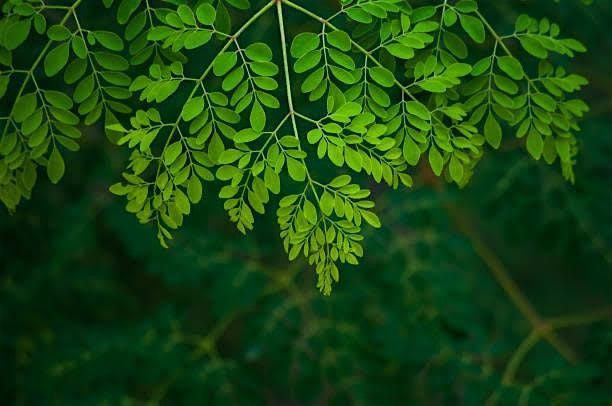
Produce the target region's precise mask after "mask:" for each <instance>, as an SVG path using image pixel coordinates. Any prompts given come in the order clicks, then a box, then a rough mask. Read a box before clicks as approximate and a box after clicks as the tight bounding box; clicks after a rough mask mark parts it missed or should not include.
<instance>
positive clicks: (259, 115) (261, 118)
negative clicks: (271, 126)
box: [249, 101, 266, 132]
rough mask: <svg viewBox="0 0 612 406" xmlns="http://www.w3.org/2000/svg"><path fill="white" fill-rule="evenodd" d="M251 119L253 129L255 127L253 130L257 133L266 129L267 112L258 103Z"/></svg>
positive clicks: (253, 108)
mask: <svg viewBox="0 0 612 406" xmlns="http://www.w3.org/2000/svg"><path fill="white" fill-rule="evenodd" d="M249 119H250V122H251V127H253V130H255V131H256V132H261V131H263V129H264V128H265V127H266V112H265V111H264V109H263V107H261V104H260V103H259V102H258V101H255V102H254V103H253V107H252V108H251V115H250V116H249Z"/></svg>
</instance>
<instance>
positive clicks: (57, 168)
mask: <svg viewBox="0 0 612 406" xmlns="http://www.w3.org/2000/svg"><path fill="white" fill-rule="evenodd" d="M65 172H66V164H65V163H64V158H62V155H61V154H60V152H59V151H58V149H57V148H55V147H54V148H53V150H52V151H51V155H50V156H49V162H47V176H48V177H49V180H50V181H51V183H53V184H57V183H58V182H59V181H60V180H61V179H62V178H63V177H64V173H65Z"/></svg>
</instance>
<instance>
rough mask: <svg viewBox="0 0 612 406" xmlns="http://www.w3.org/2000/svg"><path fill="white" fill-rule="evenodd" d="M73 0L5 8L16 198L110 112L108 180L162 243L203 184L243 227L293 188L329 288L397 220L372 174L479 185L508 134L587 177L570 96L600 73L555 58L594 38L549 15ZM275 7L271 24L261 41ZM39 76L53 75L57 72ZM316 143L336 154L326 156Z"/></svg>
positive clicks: (577, 107) (404, 182) (284, 223)
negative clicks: (483, 165)
mask: <svg viewBox="0 0 612 406" xmlns="http://www.w3.org/2000/svg"><path fill="white" fill-rule="evenodd" d="M58 3H62V2H58ZM64 3H69V4H65V5H61V4H57V5H56V4H54V5H51V4H47V3H45V2H41V1H38V0H29V1H22V0H10V1H8V2H5V3H4V4H3V6H2V12H3V17H2V20H1V21H0V64H1V65H2V67H3V69H2V71H1V73H0V96H4V97H11V99H12V100H14V103H13V105H12V108H11V109H10V111H9V113H8V114H6V115H3V116H2V117H0V120H2V122H3V129H2V138H1V139H0V155H1V156H2V160H1V161H0V199H1V200H2V202H3V203H4V204H5V205H6V206H7V207H8V209H9V210H14V209H15V208H16V207H17V205H18V204H19V202H20V201H21V200H22V199H23V198H29V197H30V195H31V192H32V189H33V187H34V185H35V183H36V179H37V168H38V167H39V166H43V167H46V172H47V176H48V178H49V179H50V180H51V182H53V183H57V182H59V181H60V180H61V179H62V177H63V176H64V173H65V171H66V164H65V159H64V157H65V155H66V151H77V150H79V140H80V138H81V134H82V132H81V128H82V126H83V125H94V124H96V123H99V122H101V123H103V125H104V128H105V131H106V134H107V135H108V137H109V139H110V140H111V141H112V142H114V143H116V144H117V145H119V146H123V147H124V148H127V149H129V150H130V157H129V162H128V164H127V168H126V170H125V171H124V172H123V178H124V180H123V181H122V182H121V183H117V184H115V185H113V186H112V187H111V188H110V190H111V192H113V193H114V194H116V195H122V196H125V197H126V199H127V201H128V203H127V205H126V210H127V211H128V212H130V213H134V214H135V215H136V217H137V218H138V220H139V221H141V222H143V223H149V222H151V223H154V224H155V225H156V227H157V230H158V232H157V235H158V238H159V241H160V243H161V244H162V245H163V246H166V245H167V241H168V240H169V239H171V238H172V234H171V231H172V230H174V229H177V228H178V227H180V226H181V225H182V224H183V221H184V217H185V216H187V215H188V214H190V213H191V211H192V206H193V205H195V204H197V203H199V202H200V201H201V200H202V198H203V195H204V191H205V185H206V183H207V182H222V183H223V184H224V186H223V187H222V188H221V190H220V192H219V198H221V199H223V201H224V208H225V210H226V211H227V213H228V215H229V218H230V220H231V221H232V222H234V223H235V224H236V226H237V228H238V229H239V230H240V231H241V232H243V233H246V232H247V231H248V230H251V229H252V228H253V226H254V222H255V214H256V213H261V214H263V213H264V212H265V211H266V208H267V207H268V206H269V205H270V201H271V199H272V196H271V195H279V198H280V200H279V203H278V208H277V210H276V213H277V220H278V223H279V225H280V235H281V238H282V240H283V245H284V249H285V251H286V252H287V253H288V256H289V258H290V259H295V258H296V257H298V256H300V255H303V256H305V257H306V258H307V259H308V261H309V262H310V263H311V264H312V265H314V266H315V267H316V273H317V275H318V283H317V286H318V287H319V289H320V290H321V291H322V292H323V293H324V294H329V293H330V292H331V289H332V284H333V283H334V281H335V282H337V281H338V280H339V266H338V264H345V263H346V264H353V265H356V264H358V263H359V260H360V258H361V257H362V256H363V255H364V248H363V245H362V240H363V235H362V230H363V227H364V226H365V225H370V226H372V227H375V228H379V227H381V221H380V219H379V217H378V215H377V214H376V213H375V212H374V210H373V209H374V205H375V203H374V200H372V199H371V190H370V189H369V188H366V187H364V186H363V184H364V182H366V181H367V180H368V179H370V180H373V181H374V182H377V183H381V182H384V183H386V184H388V185H389V186H391V187H393V188H398V187H400V186H402V187H408V188H409V187H411V186H412V184H413V179H412V176H411V172H412V171H413V168H415V167H417V166H418V165H420V164H425V165H428V166H429V167H430V168H431V171H433V173H434V174H435V175H436V176H440V177H444V178H445V180H447V181H450V182H454V183H456V184H458V185H459V186H464V185H465V184H466V183H467V182H468V181H469V180H470V178H471V177H472V174H473V172H474V171H475V170H476V167H477V164H478V162H479V161H480V160H481V159H482V157H483V155H484V154H485V152H487V151H488V150H490V149H498V148H500V145H501V144H502V140H503V139H504V137H503V135H504V134H506V138H508V137H509V136H512V137H513V138H516V139H518V140H519V142H520V143H521V144H522V145H524V146H525V147H526V149H527V151H528V153H529V154H530V155H531V156H532V157H533V158H534V159H536V160H540V159H541V160H544V161H546V163H548V164H553V163H555V162H558V164H559V166H560V167H561V171H562V173H563V176H564V177H565V178H566V179H568V180H569V181H572V182H573V181H574V172H573V166H574V164H575V160H576V155H577V153H578V148H577V143H576V134H577V132H578V131H579V126H578V121H579V119H580V118H581V117H582V116H583V115H584V113H585V112H586V111H587V110H588V108H587V106H586V104H585V103H584V102H583V101H582V100H580V99H578V98H575V97H574V96H573V94H574V93H575V92H577V91H578V90H580V89H581V87H582V86H584V85H585V84H586V83H587V81H586V79H585V78H583V77H582V76H580V75H577V74H573V73H569V72H568V71H567V69H566V68H565V66H564V64H563V63H560V62H559V58H558V56H562V57H567V58H571V57H573V56H574V55H575V53H577V52H584V51H585V47H584V46H583V45H582V44H581V43H580V42H579V41H577V40H575V39H571V38H566V37H564V36H563V35H562V34H561V29H560V27H559V26H558V25H557V24H555V23H552V22H551V21H549V19H547V18H543V19H539V20H538V19H534V18H531V17H529V16H527V15H520V16H519V17H518V18H517V19H516V23H515V25H514V29H513V30H511V31H509V32H507V33H504V34H500V33H499V32H498V31H497V30H496V29H495V28H494V27H493V26H492V25H491V24H490V23H489V21H488V20H487V19H486V18H485V17H484V16H483V14H481V12H480V11H479V8H478V3H477V2H476V1H474V0H459V1H456V2H454V1H446V0H445V1H437V2H418V1H415V2H408V1H404V0H343V1H342V4H341V6H340V7H339V8H337V9H336V10H331V11H329V10H327V7H326V6H325V5H319V3H310V4H308V5H306V4H305V5H300V4H298V3H296V2H293V1H291V0H280V1H279V0H274V1H270V2H266V3H263V4H250V2H249V1H248V0H201V1H197V2H187V1H166V2H163V3H160V4H159V5H156V4H154V3H153V2H149V1H146V0H145V1H142V0H120V1H113V0H102V3H103V5H104V7H106V8H109V9H112V10H113V12H116V16H117V18H116V22H114V23H113V24H112V26H110V27H98V26H97V23H96V21H95V18H94V19H92V18H91V16H87V15H82V12H83V10H84V9H86V8H87V7H88V6H89V7H90V6H91V4H90V3H89V2H84V1H83V0H76V1H73V2H64ZM413 3H414V4H413ZM49 15H53V16H59V17H58V20H55V19H52V18H49V17H48V16H49ZM270 15H272V16H274V19H270V18H268V17H269V16H270ZM297 18H306V20H307V21H308V22H307V23H306V24H305V25H304V26H303V27H304V29H299V30H297V29H296V27H298V26H297V24H294V23H293V21H297ZM262 20H265V21H266V24H267V26H266V28H265V29H266V30H267V31H269V32H270V34H269V35H268V37H267V38H265V39H264V40H262V41H248V40H246V39H245V38H244V35H243V34H245V33H246V32H248V31H249V30H255V29H258V27H259V29H262V28H261V27H262V24H263V23H261V21H262ZM258 24H259V25H258ZM120 27H121V28H120ZM271 33H275V34H274V35H272V34H271ZM41 36H42V37H46V40H45V41H44V44H43V47H42V49H41V50H40V52H39V53H37V54H36V55H37V57H36V58H29V59H28V56H29V55H25V54H27V52H24V50H25V49H26V48H28V47H29V46H30V45H31V44H32V43H33V41H35V39H36V40H38V38H40V37H41ZM30 59H33V60H30ZM43 77H46V78H56V79H54V80H52V81H51V82H49V83H50V84H49V85H46V84H45V86H44V87H43V86H42V85H40V83H41V79H42V78H43ZM317 160H324V161H325V162H328V163H329V165H328V167H327V169H324V170H321V169H317V170H314V169H313V162H314V161H317Z"/></svg>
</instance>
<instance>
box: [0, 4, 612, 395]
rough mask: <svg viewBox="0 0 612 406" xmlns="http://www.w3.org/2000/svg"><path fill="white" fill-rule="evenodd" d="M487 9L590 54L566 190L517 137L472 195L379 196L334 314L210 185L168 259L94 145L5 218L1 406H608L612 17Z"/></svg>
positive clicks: (505, 22)
mask: <svg viewBox="0 0 612 406" xmlns="http://www.w3.org/2000/svg"><path fill="white" fill-rule="evenodd" d="M482 3H487V4H484V5H483V7H484V9H485V13H486V15H488V16H491V19H492V20H493V21H494V22H496V27H498V28H499V29H500V31H504V29H505V28H508V27H511V26H512V24H513V21H514V19H515V17H516V15H518V14H519V13H521V12H525V11H529V12H530V14H532V15H534V16H548V17H550V18H551V20H553V21H556V22H558V23H560V25H561V27H562V30H563V32H564V33H567V34H569V35H572V36H574V37H576V38H578V39H579V40H581V41H582V42H584V43H586V44H587V45H588V48H589V52H588V54H585V55H580V56H579V57H578V58H577V59H576V60H575V61H574V62H573V65H572V69H573V70H575V71H577V72H579V73H581V74H583V75H585V76H587V77H588V78H589V80H590V82H591V85H590V86H589V87H588V88H586V89H585V91H584V92H583V94H582V96H583V97H584V98H585V99H587V100H588V102H589V104H590V106H591V112H590V113H589V115H588V117H587V118H586V120H585V121H584V123H583V131H582V133H581V134H580V138H579V139H580V145H581V153H580V156H579V160H578V164H577V167H576V179H577V182H576V185H569V184H567V183H566V182H565V181H564V180H563V178H562V177H561V175H560V171H559V169H558V168H557V167H548V166H546V165H545V164H543V163H538V162H534V161H532V160H531V159H530V158H529V157H528V156H527V154H526V153H525V151H524V150H523V149H521V148H517V147H516V146H512V145H511V143H508V145H507V146H506V147H504V148H503V149H502V150H501V151H498V152H496V153H489V154H487V156H486V158H485V159H484V160H483V162H482V163H481V164H480V165H479V167H478V168H477V169H478V170H477V171H476V175H475V177H474V179H473V180H472V182H471V184H469V185H468V186H467V187H466V188H465V189H463V190H458V189H457V188H456V187H454V186H452V185H448V186H444V187H440V186H439V185H434V184H432V182H431V178H430V176H428V173H427V171H421V172H419V173H418V174H417V175H416V179H415V183H416V185H415V187H414V189H413V190H406V189H404V190H399V191H391V190H389V189H387V188H385V187H380V186H373V187H374V190H375V195H376V198H377V202H378V204H377V206H378V213H379V214H380V216H381V219H382V221H383V224H384V225H383V228H382V230H377V231H368V233H367V235H366V242H365V248H366V255H365V258H364V261H363V263H362V264H361V265H360V266H359V267H348V268H347V267H345V269H344V271H343V272H342V273H341V281H340V284H338V285H337V286H336V287H335V290H334V292H333V294H332V296H331V297H329V298H327V297H322V296H321V295H320V294H319V292H318V290H317V289H316V288H315V274H314V270H313V269H311V268H310V267H309V266H307V264H305V263H304V262H303V261H297V262H295V263H291V264H290V263H288V261H287V259H286V256H285V254H284V253H283V252H282V248H281V242H280V240H279V238H278V230H277V228H276V227H275V224H276V223H275V218H274V215H273V210H269V213H268V214H266V215H265V216H263V217H260V218H258V219H257V222H256V228H255V231H254V232H252V233H250V234H249V235H248V236H247V237H243V236H241V235H240V234H239V233H238V232H237V231H236V230H235V228H234V227H233V226H232V225H231V224H230V222H229V221H228V219H227V217H226V214H225V212H224V211H223V208H222V205H221V204H220V202H219V201H218V200H217V199H216V198H215V195H216V193H217V189H216V188H217V187H216V186H210V185H209V186H207V190H206V191H205V194H206V197H207V198H206V199H205V200H204V202H203V203H201V204H200V205H199V206H197V208H195V210H193V214H192V215H191V216H190V217H189V218H188V219H187V221H186V224H185V226H184V227H183V229H182V230H181V231H180V232H179V233H178V234H177V236H176V240H175V242H174V243H173V244H172V247H171V248H170V249H169V250H164V249H162V248H160V246H159V244H158V242H157V240H156V238H155V230H154V229H153V227H150V226H143V225H139V224H138V223H137V221H136V220H135V218H133V216H132V215H130V214H128V213H126V212H125V211H124V209H123V203H124V202H123V201H122V200H121V199H119V198H114V197H112V196H111V195H110V193H108V192H107V189H108V186H109V185H110V184H112V183H114V182H115V181H116V180H117V179H118V178H119V174H120V172H121V170H122V168H123V165H124V163H125V158H126V157H125V155H124V152H125V151H123V150H121V149H119V148H117V147H115V146H113V145H111V144H109V143H108V142H107V140H106V138H105V137H104V135H103V134H102V132H101V129H91V130H90V131H89V133H88V135H87V137H86V138H85V140H84V144H83V149H82V151H81V152H80V153H78V154H70V155H68V156H67V157H66V159H67V165H68V172H67V175H66V177H65V179H64V180H63V181H62V183H61V184H60V185H59V186H51V185H50V184H49V183H48V181H46V180H45V179H42V180H41V181H40V182H39V184H38V185H37V188H36V189H35V192H34V195H33V199H32V200H31V201H28V202H25V203H23V204H22V205H21V206H20V207H19V209H18V211H17V213H15V214H14V215H9V214H8V213H7V212H6V211H4V212H3V213H1V214H0V398H1V399H4V401H2V403H4V404H13V403H15V404H27V405H30V404H32V405H46V404H62V405H70V404H112V405H116V404H125V405H140V404H143V405H144V404H158V403H162V404H274V405H305V404H321V405H323V404H339V405H342V404H364V405H390V404H424V405H430V404H433V405H438V404H439V405H446V404H448V405H460V404H466V405H480V404H484V403H485V401H487V400H489V401H490V402H493V401H497V403H498V404H517V403H521V402H522V404H529V405H532V404H533V405H539V404H555V402H556V404H568V405H610V404H612V403H611V402H612V322H611V321H610V318H612V314H610V309H611V306H612V272H611V271H612V267H611V264H612V210H611V209H610V207H611V206H612V159H611V157H612V78H611V76H610V73H611V71H610V64H611V63H612V56H611V55H612V34H610V32H611V31H610V24H611V23H612V7H611V5H610V2H609V1H607V0H595V2H594V4H593V5H591V6H584V5H583V4H582V3H581V2H580V1H578V0H561V1H560V3H558V4H557V3H555V2H554V1H552V0H550V1H545V0H541V1H540V0H538V1H535V0H534V1H499V2H498V1H495V2H482ZM109 18H110V17H109ZM292 28H296V27H290V29H292ZM41 178H42V176H41ZM508 277H509V278H511V280H509V279H507V278H508ZM512 281H514V282H515V283H513V282H512ZM525 300H526V301H528V302H529V303H527V302H526V301H525ZM574 315H576V316H574ZM606 320H607V321H606ZM538 326H540V327H542V326H549V327H550V329H551V331H552V333H550V334H548V333H547V334H545V335H546V337H542V336H538V335H537V334H535V335H532V338H533V341H529V340H528V341H527V342H526V344H525V343H523V341H524V340H525V339H526V338H527V337H528V336H529V335H530V334H531V333H532V332H533V331H537V327H538ZM534 329H536V330H534ZM550 342H552V343H553V344H554V345H551V343H550ZM521 343H523V344H522V346H521ZM531 344H533V345H532V346H531ZM519 346H521V347H520V348H519ZM517 349H518V351H517ZM523 349H525V350H526V351H523Z"/></svg>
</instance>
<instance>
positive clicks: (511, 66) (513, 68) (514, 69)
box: [497, 56, 525, 80]
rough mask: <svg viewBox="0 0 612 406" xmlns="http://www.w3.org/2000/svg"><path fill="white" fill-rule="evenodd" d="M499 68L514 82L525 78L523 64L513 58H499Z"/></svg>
mask: <svg viewBox="0 0 612 406" xmlns="http://www.w3.org/2000/svg"><path fill="white" fill-rule="evenodd" d="M497 66H499V69H501V70H502V71H504V72H505V73H506V74H507V75H508V76H510V77H511V78H512V79H514V80H521V79H523V76H525V72H524V71H523V66H522V65H521V63H520V62H519V61H518V60H517V59H515V58H513V57H511V56H501V57H499V58H497Z"/></svg>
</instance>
